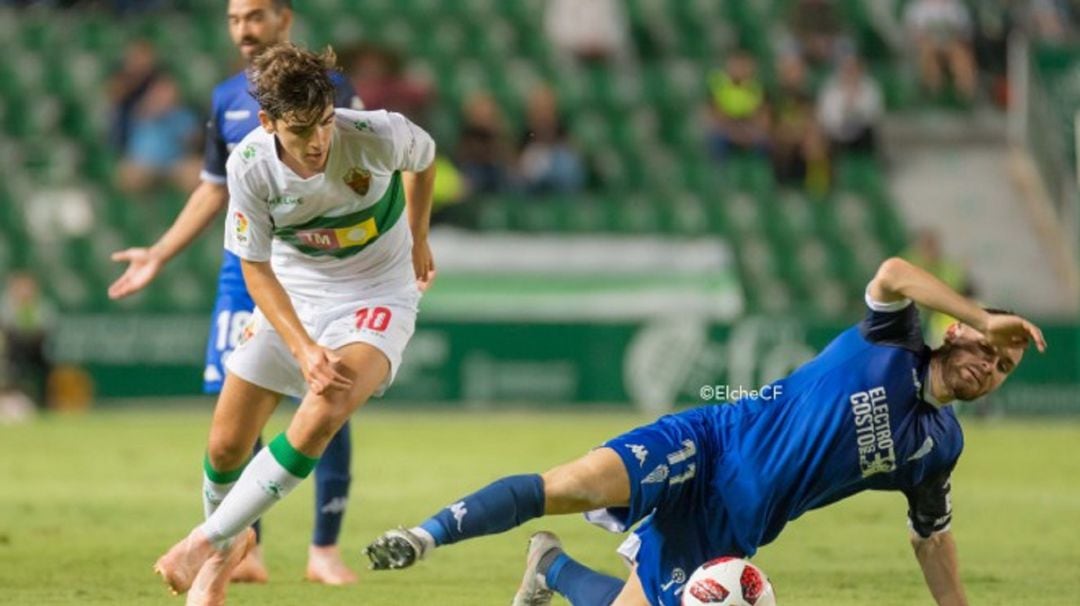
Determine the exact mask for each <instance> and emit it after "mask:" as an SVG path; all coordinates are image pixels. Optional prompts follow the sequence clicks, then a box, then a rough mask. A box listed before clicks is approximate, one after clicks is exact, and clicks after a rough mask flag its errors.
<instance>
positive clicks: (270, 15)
mask: <svg viewBox="0 0 1080 606" xmlns="http://www.w3.org/2000/svg"><path fill="white" fill-rule="evenodd" d="M228 21H229V35H230V36H231V37H232V40H233V42H234V43H235V44H236V46H237V47H238V48H239V50H240V53H241V54H242V55H243V56H244V59H245V61H247V62H248V63H250V62H251V60H252V58H253V57H255V56H256V55H257V54H259V52H261V51H262V50H263V49H265V48H266V47H268V46H270V45H273V44H276V43H278V42H285V41H288V38H289V29H290V27H291V25H292V21H293V12H292V2H291V0H231V1H230V2H229V5H228ZM331 80H332V81H333V83H334V86H335V88H336V90H337V94H336V99H335V104H336V106H337V107H344V108H350V109H362V105H361V103H360V101H359V99H358V98H357V97H356V94H355V93H354V92H353V89H352V86H351V85H350V84H349V83H348V81H347V80H346V79H345V77H344V76H342V75H341V74H340V73H337V72H335V73H333V74H332V75H331ZM249 88H250V82H249V80H248V75H247V71H246V70H245V71H242V72H240V73H238V74H236V75H235V76H233V77H231V78H229V79H228V80H225V81H224V82H222V83H221V84H219V85H218V86H217V87H216V88H215V89H214V93H213V102H212V113H211V117H210V121H209V123H208V124H207V142H206V153H205V163H204V167H203V171H202V176H201V177H202V183H201V184H200V185H199V186H198V187H197V188H196V189H195V191H194V192H192V194H191V197H190V198H188V201H187V204H186V205H185V207H184V209H183V211H181V213H180V215H179V216H178V217H177V218H176V221H175V222H174V223H173V225H172V227H170V228H169V230H168V231H166V232H165V234H164V235H162V236H161V238H160V239H159V240H158V241H157V242H156V243H155V244H154V245H153V246H151V247H149V248H130V249H128V250H124V251H120V252H117V253H115V254H114V255H113V260H115V261H121V262H127V263H128V268H127V270H126V271H125V272H124V274H123V275H122V276H120V278H119V279H117V280H116V282H114V283H113V284H112V285H111V286H110V288H109V296H110V297H112V298H114V299H119V298H121V297H126V296H128V295H130V294H133V293H135V292H138V291H139V290H141V289H143V288H144V287H146V286H147V285H148V284H149V283H150V282H151V281H153V279H154V278H155V277H156V276H157V275H158V273H159V272H160V271H161V270H162V268H163V267H164V266H165V264H166V263H167V262H168V261H169V260H170V259H172V258H173V257H175V256H176V255H177V254H179V253H180V252H181V251H183V250H184V249H185V248H187V247H188V246H189V245H190V244H191V242H192V241H194V239H195V237H196V236H198V235H199V234H200V233H202V232H203V231H204V230H205V229H206V228H207V227H208V226H209V225H210V224H211V222H213V220H214V218H215V217H217V216H218V214H219V213H220V212H221V210H222V209H224V208H225V207H226V206H227V204H228V200H229V195H228V190H227V188H226V175H225V161H226V159H227V158H228V156H229V152H230V151H232V148H233V146H235V145H236V144H237V143H238V142H239V141H240V140H241V139H243V138H244V136H246V135H247V134H248V133H249V132H251V131H252V130H254V129H255V128H256V127H258V126H259V115H258V114H259V105H258V103H257V102H256V101H255V99H254V97H252V96H251V94H250V93H249ZM254 307H255V304H254V303H253V302H252V299H251V296H250V295H249V294H248V291H247V287H246V286H245V284H244V277H243V275H242V274H241V271H240V261H239V259H238V258H237V257H236V255H234V254H232V253H231V252H229V251H225V255H224V260H223V261H222V264H221V272H220V275H219V278H218V292H217V300H216V302H215V303H214V312H213V316H212V319H211V325H210V340H209V343H207V346H206V368H205V371H204V376H203V388H204V391H205V392H206V393H208V394H217V393H220V392H221V388H222V382H223V381H224V378H225V370H224V361H225V358H226V357H228V355H229V354H230V353H232V350H233V349H234V348H235V347H236V345H237V343H238V342H239V340H240V336H241V334H242V333H243V331H244V328H245V326H247V324H248V320H249V319H250V318H251V313H252V310H253V309H254ZM216 414H221V411H219V412H218V413H216ZM223 421H224V422H223V423H215V426H217V427H221V426H236V425H239V424H242V423H244V422H245V420H244V419H243V418H235V419H231V420H223ZM349 438H350V433H349V425H348V423H346V425H345V426H344V427H343V428H342V429H341V431H339V432H338V434H337V435H336V436H335V437H334V439H333V441H332V442H331V443H330V446H328V447H327V449H326V453H325V454H324V455H323V457H322V459H320V462H319V466H318V467H317V468H316V470H315V478H316V484H315V485H316V488H315V531H314V534H313V537H312V542H311V546H310V547H309V552H308V567H307V578H308V579H309V580H312V581H316V582H320V583H327V584H330V585H344V584H349V583H353V582H355V581H356V574H355V573H354V572H353V571H351V570H349V568H348V567H347V566H346V565H345V563H344V560H343V559H342V557H341V553H340V550H339V549H338V545H337V541H338V535H339V534H340V531H341V522H342V518H343V516H344V513H345V505H346V502H347V500H348V495H349V482H350V471H349V470H350V465H351V459H352V445H351V443H350V439H349ZM213 444H214V441H213V440H211V447H210V449H209V450H208V452H207V460H206V465H205V466H204V467H205V478H204V480H205V484H206V488H207V489H206V490H204V495H205V496H204V498H205V499H209V500H211V501H212V500H214V499H215V497H214V493H215V492H219V491H220V490H219V488H220V487H221V486H230V485H231V484H232V483H233V482H235V481H236V479H237V478H238V477H239V475H240V472H241V471H242V470H243V469H242V468H241V469H222V468H221V467H220V466H217V465H215V464H214V463H215V458H217V456H216V455H217V454H218V453H215V450H214V448H213ZM260 447H261V444H256V446H255V451H256V452H258V450H259V448H260ZM215 487H218V488H215ZM233 580H234V581H242V582H259V583H261V582H266V580H267V572H266V567H265V566H264V565H263V562H262V557H261V553H260V551H259V549H258V548H256V549H254V550H252V551H251V553H250V554H249V556H248V558H247V559H245V561H244V562H243V563H242V564H241V565H240V566H239V567H237V569H236V570H235V571H234V575H233Z"/></svg>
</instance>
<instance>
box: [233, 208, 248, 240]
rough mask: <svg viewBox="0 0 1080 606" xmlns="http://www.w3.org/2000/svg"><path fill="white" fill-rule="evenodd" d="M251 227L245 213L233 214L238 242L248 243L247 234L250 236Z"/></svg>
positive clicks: (237, 212)
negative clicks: (249, 229)
mask: <svg viewBox="0 0 1080 606" xmlns="http://www.w3.org/2000/svg"><path fill="white" fill-rule="evenodd" d="M249 225H250V223H249V222H248V218H247V217H246V216H244V213H242V212H240V211H236V213H234V214H233V226H234V228H235V231H236V241H237V242H239V243H241V244H247V243H248V235H247V234H248V227H249Z"/></svg>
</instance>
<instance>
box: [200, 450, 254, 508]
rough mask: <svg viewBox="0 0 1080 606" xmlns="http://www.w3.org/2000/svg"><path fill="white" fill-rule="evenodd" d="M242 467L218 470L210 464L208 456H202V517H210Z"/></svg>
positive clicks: (236, 478) (234, 482)
mask: <svg viewBox="0 0 1080 606" xmlns="http://www.w3.org/2000/svg"><path fill="white" fill-rule="evenodd" d="M243 471H244V468H243V467H241V468H240V469H234V470H232V471H218V470H216V469H214V467H213V466H212V465H210V457H209V456H206V457H204V458H203V491H202V495H203V517H207V518H209V517H210V514H212V513H214V510H216V509H217V508H218V505H221V502H222V501H224V500H225V495H227V494H229V491H230V490H232V487H233V486H235V485H236V481H237V480H238V479H240V474H241V473H243Z"/></svg>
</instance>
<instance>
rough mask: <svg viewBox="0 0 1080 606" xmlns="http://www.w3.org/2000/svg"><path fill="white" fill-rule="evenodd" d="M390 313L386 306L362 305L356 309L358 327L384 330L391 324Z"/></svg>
mask: <svg viewBox="0 0 1080 606" xmlns="http://www.w3.org/2000/svg"><path fill="white" fill-rule="evenodd" d="M390 315H391V314H390V309H389V308H386V307H361V308H360V309H358V310H356V329H357V330H363V329H365V328H366V329H368V330H371V331H375V332H383V331H385V330H386V327H387V326H389V324H390Z"/></svg>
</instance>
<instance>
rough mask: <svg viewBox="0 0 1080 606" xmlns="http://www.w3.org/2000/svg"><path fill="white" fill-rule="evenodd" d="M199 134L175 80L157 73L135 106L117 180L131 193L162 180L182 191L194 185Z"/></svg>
mask: <svg viewBox="0 0 1080 606" xmlns="http://www.w3.org/2000/svg"><path fill="white" fill-rule="evenodd" d="M200 134H201V133H200V128H199V120H198V118H196V116H195V113H194V112H192V111H191V110H190V109H187V108H186V107H184V106H183V105H181V102H180V89H179V87H178V86H177V84H176V80H174V79H173V78H172V77H170V76H167V75H162V76H159V77H158V78H156V79H155V80H154V83H153V84H152V85H151V86H150V89H149V90H148V91H146V95H145V97H144V98H143V99H142V100H141V101H140V102H139V104H138V105H137V106H136V108H135V113H134V115H133V119H132V124H131V136H130V138H129V140H128V144H127V147H126V148H125V153H124V158H123V159H122V160H121V163H120V169H119V175H118V183H117V184H118V185H119V187H120V188H121V189H122V190H124V191H125V192H128V193H133V194H134V193H139V192H143V191H146V190H147V189H148V188H150V187H152V186H153V185H155V184H157V183H158V182H159V181H163V180H164V181H169V182H171V183H173V184H174V185H175V186H176V187H178V188H179V189H182V190H185V191H187V190H190V189H192V188H194V187H195V186H196V185H197V184H198V178H199V158H198V156H197V155H196V152H197V147H198V140H199V136H200Z"/></svg>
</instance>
